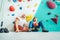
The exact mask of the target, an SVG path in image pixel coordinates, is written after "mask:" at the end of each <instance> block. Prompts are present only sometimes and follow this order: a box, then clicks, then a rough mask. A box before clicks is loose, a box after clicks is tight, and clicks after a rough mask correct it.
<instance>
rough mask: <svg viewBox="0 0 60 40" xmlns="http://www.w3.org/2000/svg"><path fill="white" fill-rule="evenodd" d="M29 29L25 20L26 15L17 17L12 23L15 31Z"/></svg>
mask: <svg viewBox="0 0 60 40" xmlns="http://www.w3.org/2000/svg"><path fill="white" fill-rule="evenodd" d="M28 30H29V28H28V23H27V21H26V15H25V14H23V15H22V16H21V17H17V18H16V20H15V24H14V31H16V32H27V31H28Z"/></svg>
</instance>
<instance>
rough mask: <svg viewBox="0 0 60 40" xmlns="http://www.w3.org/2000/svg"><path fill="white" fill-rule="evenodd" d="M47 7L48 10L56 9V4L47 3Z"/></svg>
mask: <svg viewBox="0 0 60 40" xmlns="http://www.w3.org/2000/svg"><path fill="white" fill-rule="evenodd" d="M47 6H48V7H49V8H50V9H54V8H55V7H56V4H55V3H54V2H52V1H48V2H47Z"/></svg>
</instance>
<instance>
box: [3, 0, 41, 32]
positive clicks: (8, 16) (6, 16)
mask: <svg viewBox="0 0 60 40" xmlns="http://www.w3.org/2000/svg"><path fill="white" fill-rule="evenodd" d="M2 2H3V7H2V15H3V22H4V24H3V27H7V28H8V29H9V30H10V31H12V29H13V23H12V22H13V21H14V20H15V18H16V17H17V16H21V15H22V14H26V15H29V14H33V15H35V12H36V10H37V8H38V6H39V4H40V2H41V0H38V1H37V0H32V1H30V2H27V0H25V2H19V1H17V2H15V3H14V2H13V1H12V0H11V1H10V2H9V1H8V0H2ZM36 3H37V6H36V7H34V5H35V4H36ZM11 5H12V6H14V8H15V11H14V12H11V11H9V7H10V6H11ZM28 5H29V6H30V7H29V8H27V6H28ZM20 6H21V7H22V10H20V9H19V7H20ZM33 9H34V10H35V12H33V11H32V10H33ZM12 14H15V16H12Z"/></svg>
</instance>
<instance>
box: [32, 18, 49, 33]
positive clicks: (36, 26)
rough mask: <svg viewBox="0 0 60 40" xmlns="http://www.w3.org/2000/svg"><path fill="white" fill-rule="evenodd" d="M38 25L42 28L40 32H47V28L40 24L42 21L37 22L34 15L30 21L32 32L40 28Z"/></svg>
mask: <svg viewBox="0 0 60 40" xmlns="http://www.w3.org/2000/svg"><path fill="white" fill-rule="evenodd" d="M40 27H41V28H42V32H48V30H46V29H45V28H44V26H43V24H42V22H41V21H40V22H39V23H38V22H37V18H36V17H34V18H33V22H32V27H31V28H32V30H31V31H33V32H38V31H39V30H40Z"/></svg>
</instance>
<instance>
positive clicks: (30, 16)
mask: <svg viewBox="0 0 60 40" xmlns="http://www.w3.org/2000/svg"><path fill="white" fill-rule="evenodd" d="M32 18H33V15H32V14H30V15H28V16H26V21H27V22H29V21H31V20H32Z"/></svg>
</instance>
